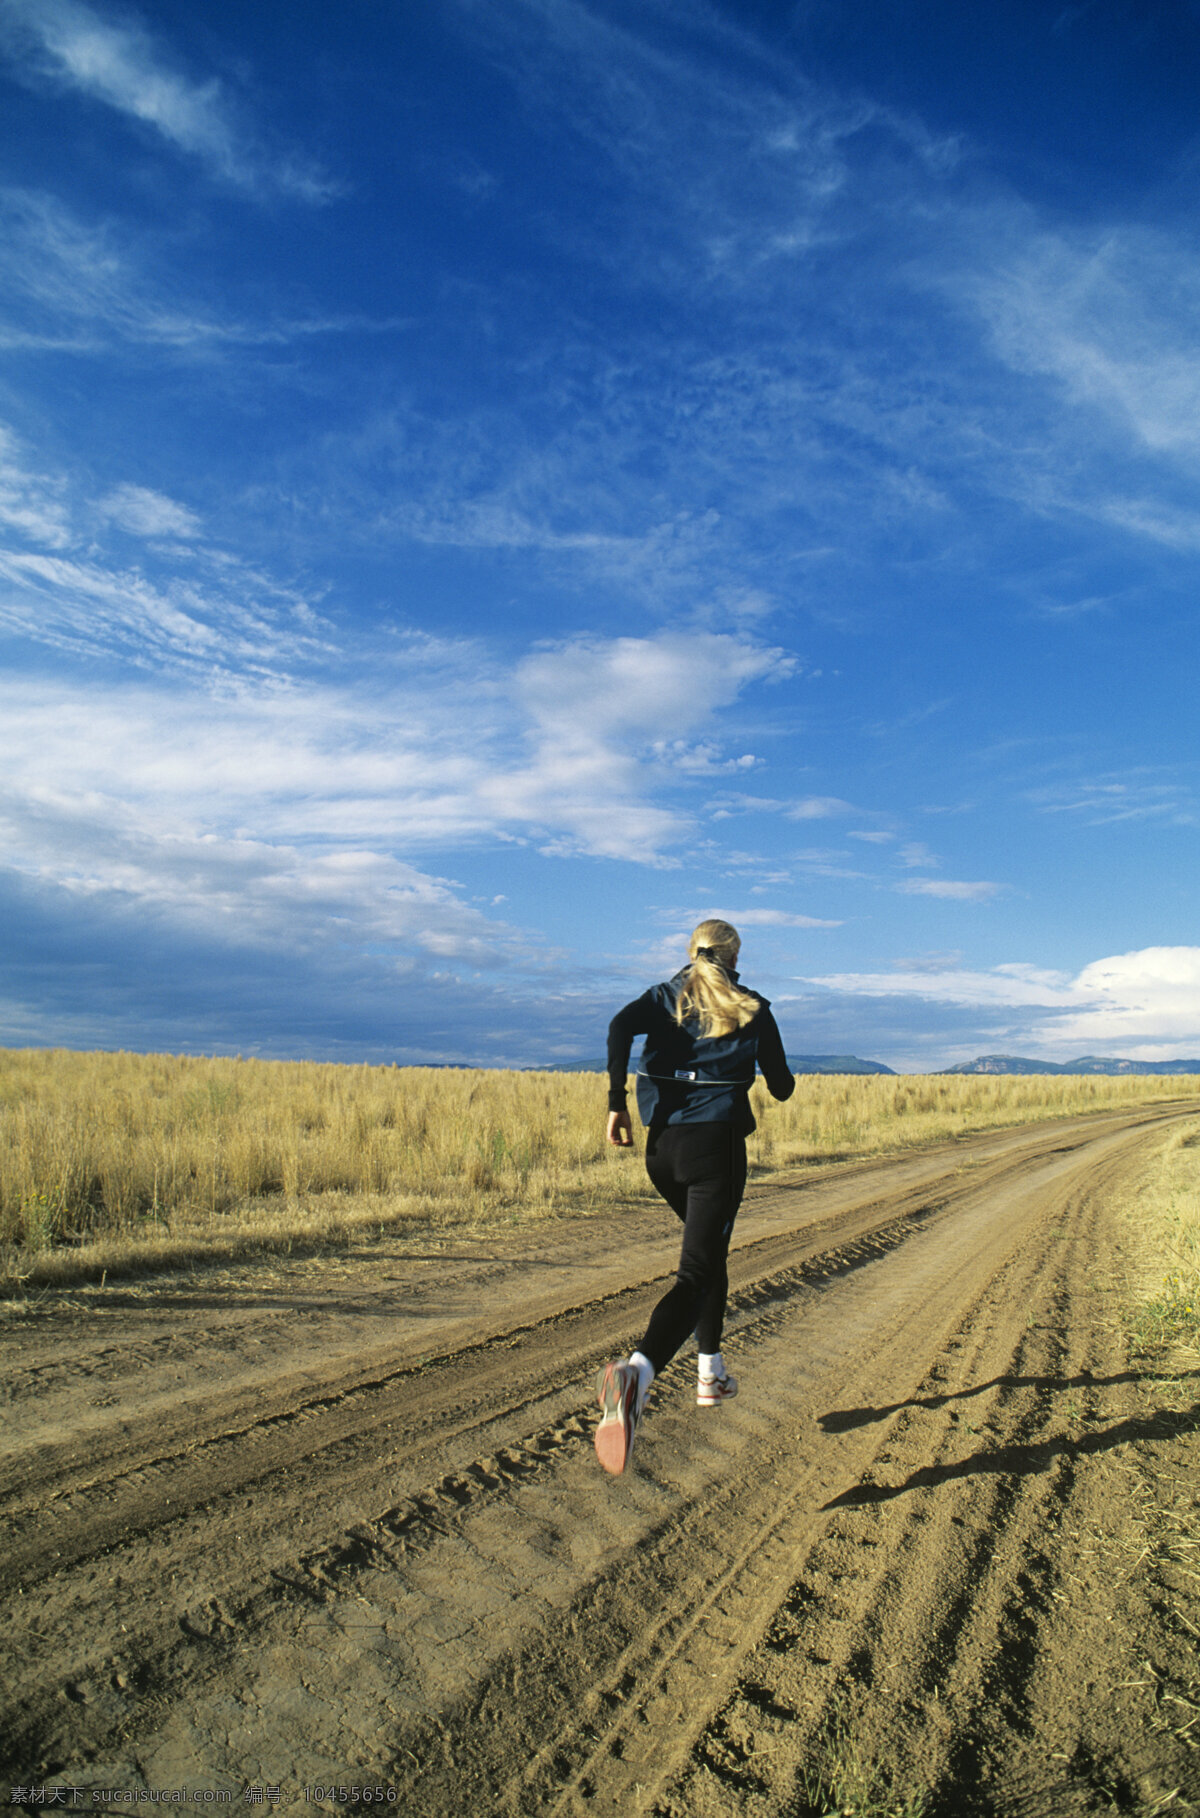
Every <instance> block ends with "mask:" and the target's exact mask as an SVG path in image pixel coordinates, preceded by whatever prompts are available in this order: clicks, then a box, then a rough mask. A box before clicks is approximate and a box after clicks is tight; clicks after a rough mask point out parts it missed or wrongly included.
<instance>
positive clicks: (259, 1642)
mask: <svg viewBox="0 0 1200 1818" xmlns="http://www.w3.org/2000/svg"><path fill="white" fill-rule="evenodd" d="M1196 1110H1197V1106H1196V1105H1195V1104H1189V1105H1187V1106H1183V1105H1176V1106H1165V1107H1164V1106H1157V1107H1154V1108H1148V1109H1140V1110H1138V1111H1136V1112H1126V1113H1121V1114H1116V1115H1100V1116H1096V1117H1091V1118H1087V1119H1076V1120H1072V1121H1069V1122H1067V1121H1064V1122H1060V1123H1057V1124H1053V1125H1040V1126H1036V1127H1034V1128H1032V1129H1030V1128H1026V1129H1022V1130H1016V1131H1007V1132H1001V1133H999V1134H995V1133H993V1134H989V1135H986V1136H982V1137H976V1138H972V1139H967V1140H960V1141H958V1142H956V1143H954V1144H951V1145H943V1146H942V1147H940V1148H938V1149H936V1150H927V1151H923V1152H921V1153H918V1154H915V1155H909V1156H906V1157H903V1158H900V1159H891V1160H883V1161H879V1162H874V1163H869V1164H850V1165H831V1166H827V1167H822V1168H815V1169H808V1170H805V1171H804V1172H803V1175H797V1177H796V1180H795V1182H794V1183H789V1184H784V1185H778V1184H776V1185H773V1186H772V1187H771V1188H770V1189H760V1190H758V1191H752V1193H751V1194H750V1196H749V1197H748V1199H747V1202H746V1205H745V1208H744V1210H743V1213H742V1215H741V1218H740V1220H739V1226H738V1233H737V1238H736V1248H735V1251H734V1254H733V1257H732V1259H731V1279H732V1317H731V1321H730V1327H729V1335H728V1339H727V1346H726V1350H727V1354H728V1355H729V1357H730V1359H731V1362H732V1363H733V1366H734V1368H735V1369H736V1370H737V1373H738V1374H739V1376H740V1378H741V1380H742V1384H743V1393H742V1394H741V1395H740V1396H739V1398H738V1400H737V1401H736V1402H733V1403H731V1404H729V1405H727V1406H725V1407H722V1408H718V1409H706V1410H700V1409H697V1408H696V1407H695V1405H694V1401H693V1397H692V1393H691V1381H690V1374H691V1370H692V1368H693V1365H692V1362H691V1360H690V1359H688V1358H681V1359H679V1360H677V1362H676V1364H675V1365H674V1366H672V1368H671V1370H670V1371H669V1372H667V1374H666V1375H665V1376H664V1377H663V1378H662V1379H661V1381H660V1383H659V1384H657V1385H656V1387H655V1392H654V1399H653V1401H652V1404H651V1409H650V1412H649V1413H648V1415H647V1418H646V1421H645V1423H644V1426H643V1430H642V1433H641V1435H640V1437H639V1440H638V1446H637V1451H636V1454H635V1459H634V1466H633V1468H632V1469H631V1471H630V1472H629V1473H627V1475H626V1476H625V1477H623V1478H620V1479H610V1478H607V1477H605V1476H604V1475H603V1474H602V1473H601V1472H600V1471H599V1469H598V1467H597V1465H596V1461H595V1458H594V1455H593V1452H592V1447H591V1434H592V1430H593V1425H594V1419H595V1412H594V1409H593V1407H592V1402H591V1381H592V1376H593V1373H594V1370H595V1368H596V1366H597V1365H598V1364H599V1363H600V1362H601V1361H602V1360H603V1359H604V1358H605V1357H607V1356H610V1355H615V1354H618V1353H620V1352H623V1351H625V1350H627V1349H628V1347H629V1345H630V1343H631V1342H632V1341H633V1340H634V1339H635V1338H636V1337H637V1336H638V1334H639V1332H640V1329H641V1326H642V1324H643V1321H644V1317H645V1314H646V1311H647V1309H648V1307H649V1306H650V1305H651V1304H652V1302H653V1299H654V1297H655V1295H656V1293H657V1292H658V1291H659V1288H660V1285H661V1283H662V1281H663V1279H664V1278H665V1277H666V1276H667V1274H668V1273H669V1271H670V1269H671V1268H672V1266H673V1263H674V1244H675V1232H674V1221H673V1219H671V1217H670V1215H669V1214H668V1213H665V1212H662V1211H659V1210H657V1209H653V1210H651V1209H639V1210H636V1211H631V1212H630V1213H629V1214H628V1216H627V1218H626V1219H625V1220H624V1221H623V1222H622V1223H621V1224H620V1225H619V1226H616V1227H614V1226H613V1225H612V1224H611V1223H605V1224H601V1223H599V1222H597V1221H581V1222H576V1223H572V1224H567V1223H558V1224H552V1225H545V1226H534V1227H525V1228H523V1229H519V1230H516V1231H514V1232H513V1233H512V1234H511V1235H510V1237H509V1238H507V1239H506V1240H505V1241H504V1242H496V1241H494V1240H487V1241H472V1240H464V1239H462V1238H460V1237H454V1238H453V1239H450V1240H448V1241H447V1242H446V1243H444V1244H431V1243H430V1241H429V1238H428V1235H426V1236H425V1237H424V1238H423V1239H422V1240H417V1241H411V1242H409V1243H404V1242H402V1241H401V1240H400V1239H396V1238H385V1239H383V1240H381V1241H380V1242H379V1243H378V1244H376V1245H374V1246H373V1247H371V1248H370V1249H367V1250H359V1251H356V1252H354V1253H351V1254H348V1255H346V1256H344V1257H340V1258H334V1259H331V1258H328V1257H326V1258H320V1259H307V1260H299V1259H297V1260H295V1261H292V1262H289V1263H287V1264H286V1265H283V1266H281V1265H280V1264H279V1263H278V1262H275V1263H272V1264H271V1265H269V1266H266V1265H264V1266H262V1267H257V1268H244V1269H238V1270H236V1271H235V1270H229V1271H224V1272H214V1271H207V1272H203V1273H193V1274H190V1275H188V1276H186V1277H179V1276H176V1277H172V1278H167V1277H163V1278H161V1279H160V1280H158V1281H156V1282H154V1283H151V1284H143V1285H140V1286H131V1285H124V1286H122V1285H116V1286H111V1285H110V1286H107V1287H105V1288H103V1289H92V1290H79V1291H77V1292H74V1293H71V1294H70V1295H64V1296H61V1297H58V1298H55V1299H54V1300H52V1301H51V1300H47V1301H45V1302H43V1303H42V1304H41V1305H40V1306H38V1307H37V1308H35V1309H34V1310H32V1311H31V1312H29V1313H28V1314H27V1315H25V1316H24V1317H21V1318H17V1319H14V1320H13V1321H11V1322H10V1323H9V1324H8V1325H7V1326H6V1327H5V1328H4V1343H5V1362H4V1368H3V1376H2V1379H0V1380H2V1387H3V1392H4V1395H5V1399H6V1413H5V1422H4V1442H3V1455H2V1458H0V1516H2V1518H3V1523H4V1543H3V1562H2V1565H0V1594H2V1596H3V1633H4V1639H5V1648H4V1653H5V1669H4V1686H3V1704H4V1725H3V1743H2V1745H0V1747H2V1749H3V1754H4V1763H3V1767H4V1771H5V1772H6V1774H7V1775H8V1778H9V1781H10V1782H11V1783H12V1784H13V1785H14V1786H15V1787H16V1788H17V1790H18V1791H19V1792H23V1793H24V1794H25V1795H26V1803H28V1804H30V1805H31V1806H32V1804H33V1803H36V1802H39V1801H40V1791H39V1789H41V1788H43V1787H48V1786H58V1787H66V1788H74V1789H77V1791H78V1795H79V1796H78V1797H77V1798H76V1799H75V1804H76V1808H77V1809H80V1808H81V1806H82V1804H83V1803H85V1802H86V1803H88V1804H89V1805H91V1806H92V1809H97V1807H104V1806H108V1805H111V1806H113V1807H114V1809H127V1803H128V1802H127V1801H126V1802H124V1803H123V1802H121V1801H119V1800H117V1799H108V1798H104V1799H100V1800H97V1801H95V1802H93V1798H92V1795H93V1791H95V1790H98V1789H119V1790H123V1791H126V1790H134V1789H138V1788H144V1789H154V1790H155V1791H157V1792H159V1793H161V1792H162V1791H164V1790H173V1789H178V1788H184V1787H186V1788H188V1789H200V1790H201V1791H204V1790H205V1789H207V1790H208V1791H209V1792H212V1793H215V1792H217V1791H220V1790H224V1791H227V1792H232V1794H233V1796H234V1800H235V1802H237V1803H241V1802H242V1801H243V1799H244V1798H245V1797H246V1794H247V1790H248V1791H249V1797H250V1799H251V1800H252V1801H257V1798H258V1795H259V1793H260V1792H261V1795H262V1801H263V1802H264V1803H275V1800H274V1797H273V1795H274V1794H275V1793H276V1790H277V1789H278V1795H279V1797H278V1803H279V1804H280V1805H284V1804H291V1803H295V1802H300V1803H305V1802H308V1803H319V1804H335V1803H338V1800H337V1797H336V1795H335V1796H334V1798H333V1799H329V1798H328V1797H326V1796H323V1795H318V1794H315V1793H314V1792H313V1791H312V1790H311V1789H315V1788H328V1787H330V1786H333V1787H335V1788H336V1787H338V1786H344V1787H347V1788H351V1789H352V1788H354V1787H358V1788H369V1789H373V1788H388V1787H390V1788H392V1789H394V1795H395V1796H394V1799H393V1800H392V1802H391V1809H393V1810H398V1811H401V1812H404V1813H412V1814H418V1813H419V1814H421V1815H422V1818H440V1815H442V1814H452V1813H453V1814H456V1815H457V1814H465V1813H467V1812H470V1813H472V1814H484V1815H485V1818H486V1815H487V1814H492V1813H495V1814H518V1813H537V1814H554V1813H573V1814H578V1813H583V1812H587V1813H596V1812H612V1813H620V1814H625V1813H636V1812H653V1813H657V1814H660V1815H661V1818H684V1814H687V1818H706V1815H707V1814H712V1815H713V1818H718V1815H720V1818H724V1815H726V1814H732V1813H742V1812H749V1813H762V1814H779V1815H781V1818H782V1815H783V1814H785V1813H786V1814H800V1815H802V1814H806V1813H808V1812H810V1811H811V1812H820V1811H824V1810H826V1809H829V1802H830V1801H831V1799H832V1797H833V1794H832V1791H831V1788H834V1787H835V1786H836V1776H837V1774H838V1773H839V1772H842V1773H845V1772H849V1771H850V1769H851V1768H852V1767H853V1764H854V1763H853V1758H854V1756H855V1753H856V1752H857V1755H858V1757H859V1768H860V1770H861V1773H860V1779H861V1780H862V1783H863V1784H864V1785H867V1784H868V1783H870V1782H871V1776H872V1774H874V1783H873V1784H874V1791H873V1794H872V1796H873V1797H874V1798H875V1799H876V1805H875V1807H874V1809H875V1810H877V1811H879V1812H883V1811H887V1810H900V1809H902V1804H903V1800H904V1798H905V1797H906V1796H908V1795H909V1794H912V1793H915V1792H917V1791H920V1790H925V1791H926V1792H927V1795H928V1799H927V1805H926V1808H925V1809H927V1810H928V1811H930V1812H932V1813H943V1814H946V1815H950V1814H953V1815H954V1818H959V1815H960V1814H963V1813H971V1812H979V1813H996V1814H1010V1813H1011V1814H1018V1813H1019V1814H1031V1813H1045V1814H1047V1815H1049V1814H1054V1815H1055V1818H1057V1814H1060V1813H1076V1812H1091V1811H1097V1812H1098V1811H1108V1810H1113V1809H1117V1810H1141V1809H1145V1810H1150V1809H1152V1808H1153V1807H1154V1806H1155V1802H1162V1803H1161V1804H1160V1808H1159V1809H1163V1810H1171V1811H1175V1812H1181V1811H1186V1810H1189V1809H1192V1807H1191V1806H1190V1805H1189V1801H1192V1802H1195V1801H1198V1800H1200V1771H1198V1769H1197V1767H1196V1766H1195V1765H1194V1764H1196V1763H1197V1762H1198V1761H1200V1754H1197V1752H1196V1750H1195V1749H1194V1747H1192V1745H1191V1744H1190V1743H1189V1741H1188V1737H1187V1735H1186V1734H1183V1733H1181V1732H1183V1730H1184V1721H1183V1718H1181V1719H1180V1721H1179V1722H1178V1724H1177V1725H1176V1726H1175V1727H1172V1726H1171V1725H1170V1724H1169V1723H1166V1722H1163V1723H1156V1722H1155V1721H1153V1717H1154V1712H1155V1711H1156V1710H1158V1709H1159V1708H1160V1706H1159V1703H1158V1702H1156V1700H1157V1697H1158V1693H1157V1691H1156V1690H1155V1688H1158V1689H1159V1690H1160V1689H1161V1686H1162V1685H1163V1684H1165V1683H1166V1680H1165V1678H1164V1674H1165V1673H1167V1672H1168V1670H1169V1671H1170V1672H1171V1673H1174V1674H1175V1679H1174V1680H1173V1681H1172V1683H1181V1682H1180V1681H1179V1673H1180V1672H1181V1671H1183V1668H1181V1667H1180V1666H1179V1664H1178V1662H1175V1663H1174V1664H1173V1665H1171V1664H1170V1663H1168V1665H1166V1666H1164V1664H1163V1663H1162V1662H1161V1661H1160V1662H1158V1663H1157V1664H1156V1663H1155V1662H1154V1661H1152V1660H1149V1659H1147V1661H1146V1664H1145V1671H1143V1670H1141V1667H1140V1666H1137V1657H1138V1656H1139V1653H1140V1654H1148V1651H1149V1648H1150V1645H1151V1640H1153V1645H1154V1646H1165V1645H1167V1642H1165V1641H1164V1640H1163V1635H1162V1632H1161V1630H1162V1622H1161V1617H1156V1616H1155V1613H1154V1611H1153V1610H1152V1609H1151V1608H1150V1607H1149V1605H1147V1604H1146V1603H1145V1598H1144V1597H1143V1596H1142V1593H1141V1592H1138V1591H1137V1589H1136V1580H1135V1577H1134V1576H1133V1575H1132V1574H1131V1572H1130V1571H1129V1570H1128V1569H1127V1567H1128V1565H1129V1559H1130V1558H1131V1557H1132V1555H1131V1554H1130V1553H1129V1552H1128V1547H1129V1546H1130V1545H1131V1544H1132V1540H1134V1539H1136V1519H1137V1506H1138V1505H1137V1495H1136V1493H1135V1491H1136V1482H1135V1480H1137V1479H1138V1473H1139V1469H1140V1467H1139V1462H1138V1459H1139V1451H1140V1449H1141V1448H1143V1447H1144V1446H1146V1445H1149V1444H1152V1443H1153V1442H1154V1441H1155V1439H1156V1436H1161V1433H1162V1430H1163V1429H1162V1425H1161V1421H1160V1419H1159V1415H1158V1411H1157V1410H1156V1406H1155V1402H1154V1394H1153V1387H1154V1385H1153V1384H1148V1383H1147V1381H1145V1380H1143V1379H1142V1375H1141V1373H1140V1372H1139V1371H1138V1370H1137V1369H1136V1368H1131V1367H1129V1365H1128V1363H1127V1361H1126V1355H1125V1352H1124V1349H1123V1341H1122V1337H1121V1330H1120V1326H1119V1322H1118V1319H1117V1316H1116V1315H1117V1287H1118V1285H1119V1282H1120V1278H1121V1268H1122V1260H1121V1255H1120V1243H1121V1236H1120V1232H1121V1229H1122V1227H1121V1226H1120V1225H1119V1223H1118V1222H1117V1221H1116V1220H1114V1218H1113V1216H1112V1212H1111V1208H1112V1206H1113V1205H1114V1204H1115V1203H1116V1201H1117V1199H1118V1198H1119V1196H1120V1195H1121V1194H1122V1192H1123V1191H1125V1190H1127V1186H1128V1182H1129V1181H1130V1180H1131V1179H1132V1178H1133V1175H1134V1171H1135V1170H1136V1168H1137V1167H1138V1166H1139V1165H1140V1164H1141V1161H1142V1159H1143V1158H1144V1155H1145V1152H1146V1148H1147V1145H1150V1144H1153V1143H1156V1142H1160V1141H1161V1140H1162V1138H1163V1134H1164V1127H1165V1125H1166V1124H1167V1123H1168V1122H1169V1120H1170V1119H1171V1118H1173V1117H1179V1116H1181V1115H1183V1114H1184V1112H1185V1111H1186V1112H1189V1113H1191V1114H1193V1115H1194V1114H1195V1112H1196ZM422 1245H423V1247H422ZM1191 1386H1192V1388H1193V1389H1194V1384H1193V1385H1191ZM1194 1414H1195V1407H1194V1405H1193V1408H1192V1416H1193V1418H1192V1428H1193V1429H1194V1427H1195V1421H1194ZM1185 1424H1186V1423H1185ZM1176 1430H1177V1431H1178V1430H1180V1429H1179V1428H1178V1426H1177V1428H1176ZM1197 1582H1198V1583H1200V1581H1197ZM1185 1589H1186V1587H1185ZM1139 1597H1140V1598H1142V1601H1141V1602H1139V1601H1138V1599H1139ZM1192 1610H1193V1613H1192V1617H1191V1620H1192V1622H1193V1623H1196V1624H1200V1611H1197V1610H1196V1608H1195V1606H1192ZM1156 1621H1157V1622H1158V1628H1155V1627H1154V1624H1155V1622H1156ZM1139 1625H1143V1626H1141V1627H1139ZM1179 1633H1180V1636H1181V1637H1182V1638H1183V1640H1182V1642H1181V1644H1180V1645H1182V1646H1184V1647H1185V1648H1186V1639H1187V1638H1186V1636H1185V1635H1184V1631H1183V1630H1180V1631H1179ZM1147 1637H1150V1638H1151V1640H1148V1639H1147ZM1172 1645H1173V1644H1172ZM1193 1645H1194V1644H1193ZM1131 1662H1132V1663H1133V1665H1135V1666H1137V1670H1136V1671H1135V1670H1131ZM1132 1681H1138V1682H1139V1683H1137V1684H1134V1683H1122V1682H1132ZM1147 1686H1151V1691H1150V1692H1149V1693H1148V1692H1147V1690H1146V1687H1147ZM1193 1696H1194V1697H1195V1699H1196V1701H1197V1706H1198V1707H1200V1691H1195V1692H1194V1693H1193ZM1161 1708H1162V1709H1163V1710H1165V1708H1166V1707H1165V1706H1161ZM305 1789H310V1790H309V1791H308V1792H307V1793H306V1791H305ZM1168 1795H1172V1797H1170V1798H1168ZM4 1796H5V1800H6V1802H7V1799H8V1793H7V1790H6V1792H5V1795H4ZM70 1802H71V1801H70V1800H67V1803H70ZM889 1802H890V1803H889ZM859 1809H866V1808H864V1807H860V1808H859Z"/></svg>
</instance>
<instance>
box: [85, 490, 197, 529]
mask: <svg viewBox="0 0 1200 1818" xmlns="http://www.w3.org/2000/svg"><path fill="white" fill-rule="evenodd" d="M96 509H97V510H98V511H99V512H101V514H102V515H103V516H104V517H106V518H110V519H111V520H112V522H113V523H114V524H118V525H119V526H120V527H121V529H122V530H128V531H131V532H132V533H133V535H134V536H138V537H182V538H184V539H185V540H189V541H190V540H191V539H192V538H193V537H197V536H199V534H200V529H201V525H200V520H199V518H198V517H197V516H196V514H195V512H193V511H189V510H188V508H187V506H186V505H179V504H177V503H176V501H175V500H174V499H168V498H165V497H164V496H163V494H162V493H160V492H152V491H151V490H150V489H149V487H146V486H132V485H124V486H116V487H114V488H113V490H112V491H111V492H110V493H108V494H107V495H106V496H105V497H104V498H102V499H98V500H97V502H96Z"/></svg>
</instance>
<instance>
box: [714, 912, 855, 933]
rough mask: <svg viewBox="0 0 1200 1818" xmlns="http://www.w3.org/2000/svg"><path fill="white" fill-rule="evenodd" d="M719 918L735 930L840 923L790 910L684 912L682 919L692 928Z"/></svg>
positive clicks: (820, 926)
mask: <svg viewBox="0 0 1200 1818" xmlns="http://www.w3.org/2000/svg"><path fill="white" fill-rule="evenodd" d="M713 916H719V917H720V919H721V920H722V921H726V922H731V923H732V924H733V926H734V927H735V928H742V927H746V928H840V927H841V926H842V923H841V922H831V921H826V920H824V919H823V918H822V917H820V916H816V915H796V914H794V913H793V912H792V911H791V910H790V909H699V910H697V911H696V912H695V913H694V914H689V913H688V912H687V911H686V910H685V911H684V912H683V915H682V918H681V919H684V920H686V921H688V922H689V924H690V925H692V926H694V925H695V924H696V923H697V922H702V921H706V920H708V919H710V918H711V917H713Z"/></svg>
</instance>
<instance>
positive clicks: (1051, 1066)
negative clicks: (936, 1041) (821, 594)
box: [939, 1054, 1200, 1074]
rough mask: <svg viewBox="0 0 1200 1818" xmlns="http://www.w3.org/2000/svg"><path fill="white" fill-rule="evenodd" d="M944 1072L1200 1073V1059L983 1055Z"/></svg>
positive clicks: (1088, 1055) (943, 1071) (942, 1069)
mask: <svg viewBox="0 0 1200 1818" xmlns="http://www.w3.org/2000/svg"><path fill="white" fill-rule="evenodd" d="M939 1071H940V1072H942V1073H1111V1074H1115V1073H1157V1074H1172V1073H1200V1060H1169V1061H1136V1060H1118V1059H1116V1058H1115V1057H1114V1058H1113V1059H1111V1060H1110V1059H1108V1057H1107V1056H1105V1055H1102V1054H1082V1055H1080V1057H1079V1059H1078V1060H1073V1061H1045V1060H1022V1059H1021V1057H1020V1056H1019V1055H1015V1054H980V1055H978V1056H977V1057H976V1059H975V1060H971V1061H961V1062H960V1063H959V1065H958V1066H957V1067H942V1068H940V1069H939Z"/></svg>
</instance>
